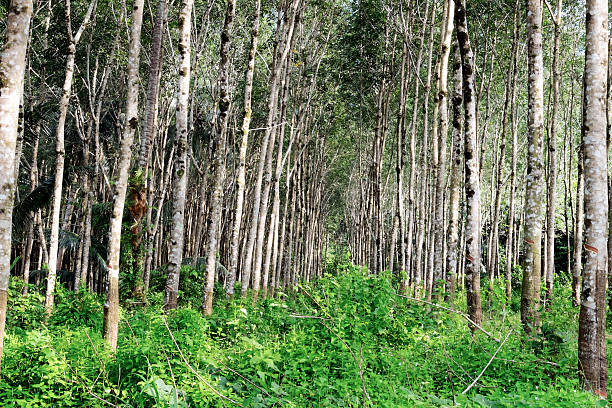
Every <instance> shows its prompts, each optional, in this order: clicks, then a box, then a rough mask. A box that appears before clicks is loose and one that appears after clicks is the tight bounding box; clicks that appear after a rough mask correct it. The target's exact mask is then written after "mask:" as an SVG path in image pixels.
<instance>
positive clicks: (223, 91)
mask: <svg viewBox="0 0 612 408" xmlns="http://www.w3.org/2000/svg"><path fill="white" fill-rule="evenodd" d="M235 9H236V0H227V7H226V9H225V22H224V24H223V30H222V32H221V46H220V57H221V60H220V62H219V78H218V83H219V117H218V119H217V121H216V125H215V129H214V137H216V139H217V140H216V149H215V175H214V181H213V192H212V194H211V200H210V213H209V222H208V233H207V244H206V283H205V285H204V296H203V300H202V314H204V315H210V314H212V301H213V289H214V285H215V272H216V269H217V248H218V241H217V231H218V229H219V226H220V224H221V206H222V205H223V182H224V181H225V173H226V169H225V146H226V143H225V140H226V138H227V134H226V133H227V124H228V120H229V117H228V115H229V105H230V96H229V61H228V59H229V47H230V45H231V40H230V33H231V29H232V25H233V21H234V12H235Z"/></svg>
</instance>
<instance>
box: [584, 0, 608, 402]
mask: <svg viewBox="0 0 612 408" xmlns="http://www.w3.org/2000/svg"><path fill="white" fill-rule="evenodd" d="M607 26H608V2H607V1H605V0H588V1H587V2H586V51H585V68H584V104H585V106H584V122H583V127H584V137H583V139H582V146H583V154H584V163H585V167H584V182H585V189H584V190H585V194H584V209H585V234H584V238H585V243H584V248H585V249H586V262H585V265H584V271H583V275H582V276H583V278H582V293H581V299H580V300H581V304H580V316H579V322H578V325H579V326H578V368H579V372H580V379H581V382H582V384H583V386H584V388H585V389H587V390H590V391H592V392H594V393H596V394H598V395H600V396H601V397H603V398H605V397H606V396H607V367H608V365H607V358H606V341H605V313H606V311H605V305H606V301H605V298H606V281H607V279H606V275H607V261H608V260H607V256H608V248H607V234H608V222H607V216H608V183H607V174H608V168H607V163H608V152H607V145H606V133H607V129H606V123H607V121H606V94H607V89H606V84H607V65H608V30H607Z"/></svg>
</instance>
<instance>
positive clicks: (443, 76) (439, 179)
mask: <svg viewBox="0 0 612 408" xmlns="http://www.w3.org/2000/svg"><path fill="white" fill-rule="evenodd" d="M446 7H447V15H446V17H445V21H446V26H445V27H443V30H442V44H441V50H440V54H441V59H440V75H439V78H438V111H439V114H440V126H439V128H438V132H439V135H438V169H437V174H436V205H435V221H434V234H435V237H434V240H435V243H434V248H435V249H436V251H435V252H434V264H433V268H434V271H433V273H434V285H437V284H438V283H439V282H440V281H441V280H442V279H443V275H444V274H443V272H444V251H443V247H444V241H445V237H444V213H445V211H444V210H445V205H444V192H445V191H446V138H447V137H448V59H449V56H450V51H451V38H452V34H453V23H454V18H455V2H454V0H448V5H447V6H446ZM434 137H435V135H434ZM441 295H442V293H441V289H440V288H438V290H437V295H436V298H437V299H438V300H440V298H441Z"/></svg>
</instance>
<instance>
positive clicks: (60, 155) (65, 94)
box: [45, 0, 95, 314]
mask: <svg viewBox="0 0 612 408" xmlns="http://www.w3.org/2000/svg"><path fill="white" fill-rule="evenodd" d="M94 6H95V0H92V2H91V3H90V6H89V9H88V10H87V14H86V15H85V18H84V20H83V22H82V23H81V27H80V28H79V30H78V31H77V33H76V34H75V35H74V36H73V34H72V27H71V23H70V0H66V4H65V7H64V19H65V23H66V32H67V34H68V50H67V51H68V52H67V57H66V71H65V77H64V86H63V87H62V96H61V98H60V102H59V118H58V120H57V128H56V133H55V136H56V147H55V154H56V157H55V185H54V188H53V207H52V211H51V238H50V241H49V263H48V267H49V271H48V274H47V292H46V295H45V311H46V312H47V314H51V311H52V310H53V303H54V293H55V280H56V278H57V252H58V246H59V228H60V209H61V205H62V184H63V181H64V157H65V155H66V150H65V147H64V132H65V126H66V116H67V114H68V105H69V103H70V95H71V93H72V82H73V78H74V60H75V56H76V46H77V44H78V42H79V39H80V38H81V35H82V34H83V30H84V29H85V27H86V26H87V24H88V23H89V19H90V17H91V14H92V12H93V9H94Z"/></svg>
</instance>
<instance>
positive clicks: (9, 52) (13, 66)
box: [0, 0, 33, 361]
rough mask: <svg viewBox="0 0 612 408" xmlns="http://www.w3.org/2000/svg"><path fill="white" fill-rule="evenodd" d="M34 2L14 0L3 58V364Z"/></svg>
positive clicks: (0, 194)
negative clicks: (17, 156) (17, 152)
mask: <svg viewBox="0 0 612 408" xmlns="http://www.w3.org/2000/svg"><path fill="white" fill-rule="evenodd" d="M32 8H33V6H32V0H11V2H10V4H9V7H8V19H7V21H6V27H7V28H6V42H5V43H4V46H3V48H2V55H1V56H0V78H2V81H1V82H0V96H1V98H0V118H1V120H0V361H1V359H2V351H3V346H4V325H5V323H6V308H7V300H8V286H9V277H10V275H11V232H12V231H11V230H12V216H13V201H14V198H15V188H16V180H15V172H14V166H15V149H16V145H17V133H18V131H17V127H18V121H19V103H20V101H21V98H22V95H23V80H24V74H25V65H26V62H25V61H26V52H27V47H28V33H29V32H30V18H31V16H32Z"/></svg>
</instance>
